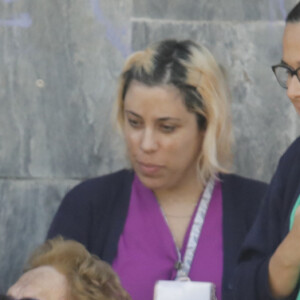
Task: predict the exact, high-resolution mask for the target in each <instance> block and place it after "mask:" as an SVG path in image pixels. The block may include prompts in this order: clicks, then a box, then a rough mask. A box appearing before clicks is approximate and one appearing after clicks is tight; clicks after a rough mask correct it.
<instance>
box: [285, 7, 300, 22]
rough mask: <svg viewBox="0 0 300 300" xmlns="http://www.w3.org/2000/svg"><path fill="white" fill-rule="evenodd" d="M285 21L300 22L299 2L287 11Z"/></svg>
mask: <svg viewBox="0 0 300 300" xmlns="http://www.w3.org/2000/svg"><path fill="white" fill-rule="evenodd" d="M286 22H287V23H297V22H300V2H299V3H298V4H296V5H295V6H294V8H293V9H292V10H291V11H290V12H289V14H288V16H287V18H286Z"/></svg>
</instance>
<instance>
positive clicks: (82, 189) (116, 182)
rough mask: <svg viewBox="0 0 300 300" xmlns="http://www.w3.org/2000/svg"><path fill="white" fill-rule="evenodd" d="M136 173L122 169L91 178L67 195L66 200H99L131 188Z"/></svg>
mask: <svg viewBox="0 0 300 300" xmlns="http://www.w3.org/2000/svg"><path fill="white" fill-rule="evenodd" d="M133 176H134V172H133V171H132V170H127V169H122V170H119V171H116V172H113V173H109V174H105V175H102V176H99V177H94V178H89V179H86V180H84V181H82V182H81V183H79V184H78V185H76V186H75V187H73V188H72V189H71V190H70V191H69V192H68V193H67V195H66V198H73V199H74V198H75V199H76V198H78V199H82V198H87V197H89V198H90V199H91V198H98V197H99V196H103V195H105V194H108V193H111V192H113V191H116V190H118V191H119V192H121V191H122V190H123V189H127V188H129V186H131V183H132V180H133Z"/></svg>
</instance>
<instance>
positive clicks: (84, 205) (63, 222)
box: [47, 183, 92, 248]
mask: <svg viewBox="0 0 300 300" xmlns="http://www.w3.org/2000/svg"><path fill="white" fill-rule="evenodd" d="M88 185H90V184H88ZM90 196H91V191H90V190H89V187H88V186H87V183H81V184H79V185H78V186H76V187H75V188H73V189H72V190H71V191H69V192H68V193H67V194H66V196H65V197H64V199H63V200H62V202H61V204H60V206H59V208H58V210H57V212H56V214H55V216H54V219H53V220H52V223H51V225H50V228H49V231H48V234H47V239H50V238H54V237H55V236H57V235H61V236H63V237H64V238H66V239H73V240H76V241H78V242H80V243H82V244H83V245H85V246H86V247H87V248H89V232H90V228H91V220H92V210H91V200H90Z"/></svg>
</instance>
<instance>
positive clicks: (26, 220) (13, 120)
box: [0, 0, 300, 292]
mask: <svg viewBox="0 0 300 300" xmlns="http://www.w3.org/2000/svg"><path fill="white" fill-rule="evenodd" d="M296 2H297V1H296V0H285V1H283V0H281V1H280V0H277V1H275V0H260V1H258V0H253V1H247V0H227V1H217V0H210V1H199V0H185V1H181V0H149V1H143V0H87V1H81V0H72V1H70V0H65V1H58V0H51V1H40V0H0V64H1V72H0V87H1V89H0V103H1V109H0V160H1V164H0V204H1V209H0V292H1V291H2V292H4V291H5V290H6V289H7V287H8V286H9V285H10V284H11V283H12V282H14V280H15V279H16V278H17V277H18V275H19V274H20V272H21V269H22V266H23V263H24V260H25V259H26V258H27V255H28V253H29V252H30V251H31V250H32V249H33V248H34V247H35V246H36V245H37V244H39V243H41V242H42V241H43V239H44V237H45V233H46V231H47V228H48V226H49V223H50V221H51V219H52V217H53V214H54V212H55V210H56V209H57V206H58V205H59V203H60V201H61V198H62V197H63V195H64V194H65V192H66V191H67V190H68V189H70V188H71V187H72V186H74V185H75V184H76V183H78V182H79V181H81V180H83V179H85V178H88V177H92V176H97V175H101V174H104V173H107V172H111V171H114V170H117V169H119V168H121V167H122V166H123V165H124V160H123V158H122V155H121V154H120V151H119V149H120V148H122V146H121V145H122V143H121V141H120V139H119V138H118V137H117V136H116V132H115V131H114V129H112V126H111V110H112V103H113V101H114V98H115V95H116V83H117V77H118V74H119V72H120V69H121V67H122V64H123V62H124V59H125V57H126V56H127V55H128V54H129V53H130V52H131V51H132V50H131V49H133V50H138V49H142V48H144V47H145V46H147V45H148V44H149V43H150V42H153V41H157V40H160V39H163V38H178V39H193V40H195V41H196V42H198V43H200V44H202V45H204V46H206V47H208V48H209V49H210V50H211V51H212V53H213V54H214V55H215V56H216V58H217V59H218V60H219V62H220V63H221V64H222V65H223V66H224V67H225V68H226V69H227V72H228V78H229V80H230V85H231V90H232V96H233V104H232V111H233V121H234V132H235V136H236V148H235V154H236V156H235V157H236V158H235V169H236V172H237V173H239V174H242V175H246V176H249V177H252V178H259V179H262V180H264V181H269V179H270V177H271V174H272V172H273V171H274V169H275V167H276V163H277V161H278V158H279V157H280V155H281V154H282V152H283V151H284V149H285V148H286V147H287V146H288V145H289V144H290V143H291V141H292V140H293V139H295V137H296V136H297V135H298V133H299V128H300V126H299V120H298V118H297V116H296V113H295V112H294V110H293V108H292V106H291V105H290V103H289V101H288V99H287V97H286V95H285V91H284V90H283V89H281V88H280V87H279V86H278V84H277V83H276V81H275V78H274V76H273V74H272V71H271V69H270V66H271V65H272V64H275V63H277V62H279V61H280V59H281V46H280V45H281V36H282V32H283V27H284V22H283V19H284V17H285V16H286V11H287V10H289V9H290V8H291V7H292V6H293V5H294V4H295V3H296Z"/></svg>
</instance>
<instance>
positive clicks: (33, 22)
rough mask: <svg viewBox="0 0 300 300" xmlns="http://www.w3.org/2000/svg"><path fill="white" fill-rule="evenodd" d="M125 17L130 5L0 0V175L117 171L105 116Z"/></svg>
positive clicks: (122, 49)
mask: <svg viewBox="0 0 300 300" xmlns="http://www.w3.org/2000/svg"><path fill="white" fill-rule="evenodd" d="M130 17H131V0H122V1H109V0H106V1H101V0H90V1H81V0H74V1H59V0H51V1H40V0H30V1H27V0H14V1H0V42H1V47H0V57H1V60H0V64H1V73H0V87H1V88H0V102H1V105H2V106H1V110H0V127H1V131H0V160H1V165H0V176H5V177H7V176H9V177H53V176H60V177H65V176H67V177H72V178H82V177H85V176H92V175H95V174H99V173H105V172H108V171H111V170H112V169H116V168H119V167H120V161H119V158H118V153H117V151H116V148H117V147H113V144H112V143H115V141H114V140H112V137H111V131H112V126H111V122H110V121H111V120H110V118H111V107H112V103H113V101H114V98H115V95H116V91H115V90H116V80H117V77H118V75H119V72H120V69H121V67H122V65H123V61H124V57H126V56H127V55H128V54H129V53H130V40H131V34H130V32H131V28H130V22H129V20H130Z"/></svg>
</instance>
